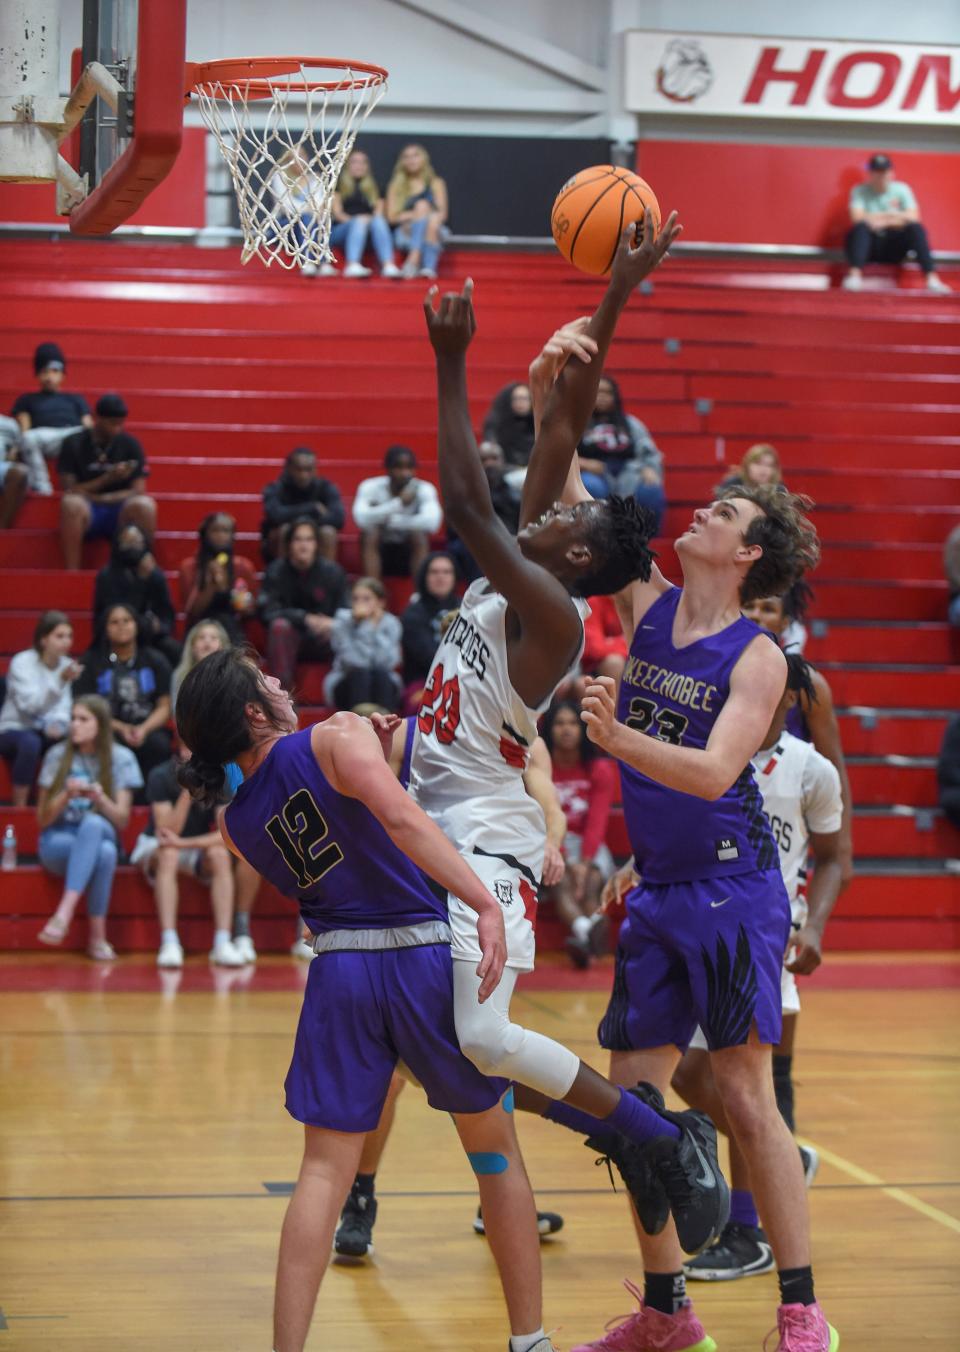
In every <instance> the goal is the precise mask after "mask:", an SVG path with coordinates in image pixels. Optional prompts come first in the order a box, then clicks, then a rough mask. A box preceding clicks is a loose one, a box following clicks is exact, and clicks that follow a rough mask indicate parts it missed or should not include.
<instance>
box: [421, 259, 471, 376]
mask: <svg viewBox="0 0 960 1352" xmlns="http://www.w3.org/2000/svg"><path fill="white" fill-rule="evenodd" d="M438 294H439V288H438V287H436V286H431V288H430V290H429V291H428V292H427V294H426V296H425V297H424V299H423V313H424V315H425V316H426V320H427V333H428V335H429V338H430V342H431V344H432V345H433V350H434V352H436V354H437V356H459V355H460V354H461V353H464V352H466V350H467V348H468V347H469V346H470V341H471V339H472V338H473V335H474V334H475V333H476V331H477V317H476V315H475V314H474V312H473V278H472V277H468V278H467V280H466V281H465V282H464V284H463V290H462V291H461V292H456V291H447V292H445V293H444V294H443V296H441V297H440V304H439V305H438V306H437V308H436V309H434V308H433V306H434V301H435V300H436V298H437V295H438Z"/></svg>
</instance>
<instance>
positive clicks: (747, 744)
mask: <svg viewBox="0 0 960 1352" xmlns="http://www.w3.org/2000/svg"><path fill="white" fill-rule="evenodd" d="M786 676H787V662H786V658H785V657H784V655H783V653H782V652H781V651H780V649H779V648H778V647H777V646H776V644H774V643H772V642H771V641H770V639H769V636H766V635H758V636H757V637H756V638H755V639H754V640H753V641H752V642H751V644H750V645H749V647H747V648H745V649H744V652H743V654H742V656H741V657H740V659H739V661H738V662H737V664H736V666H735V667H734V669H733V673H732V674H731V677H730V694H729V696H728V698H727V701H726V703H725V704H724V706H723V709H722V711H721V713H720V715H719V717H718V718H717V721H716V723H714V725H713V729H712V731H711V733H710V736H709V738H708V739H707V745H706V746H705V747H703V748H701V747H693V746H674V745H671V744H670V743H669V742H661V741H660V740H659V739H658V738H656V737H651V736H649V735H648V734H647V733H645V732H639V731H635V730H634V729H633V728H628V727H627V726H626V724H624V723H620V722H618V721H617V717H616V698H617V690H616V683H615V682H614V681H613V680H611V678H610V677H609V676H597V677H595V678H594V680H593V681H592V682H591V684H590V685H588V686H587V692H586V694H585V695H584V697H583V713H582V715H581V717H582V718H583V721H584V722H585V723H586V725H587V736H588V737H589V738H590V740H591V741H593V742H596V743H597V745H598V746H602V747H603V748H604V750H605V751H607V752H609V754H610V755H611V756H615V757H616V758H617V760H620V761H623V762H624V763H625V764H627V765H631V766H633V768H634V769H635V770H639V771H640V772H641V774H644V775H646V776H647V777H648V778H649V779H655V780H656V781H657V783H658V784H663V785H664V786H665V787H666V788H668V789H679V791H680V792H681V793H689V794H692V795H693V797H694V798H706V799H707V800H709V801H711V802H713V801H715V800H716V799H718V798H721V797H722V796H723V795H724V794H725V793H726V792H727V790H728V789H729V788H730V787H731V785H732V784H734V783H735V781H736V780H737V779H738V778H739V776H740V775H741V774H742V772H743V770H744V767H745V766H746V764H747V762H748V761H749V759H750V757H751V756H752V755H754V753H755V752H756V749H757V747H758V746H759V745H760V744H761V742H762V741H763V737H764V734H765V733H766V731H767V729H768V728H769V726H770V721H771V719H772V718H773V714H774V710H775V709H776V707H777V704H778V703H779V701H780V700H781V698H782V697H783V689H784V684H785V682H786Z"/></svg>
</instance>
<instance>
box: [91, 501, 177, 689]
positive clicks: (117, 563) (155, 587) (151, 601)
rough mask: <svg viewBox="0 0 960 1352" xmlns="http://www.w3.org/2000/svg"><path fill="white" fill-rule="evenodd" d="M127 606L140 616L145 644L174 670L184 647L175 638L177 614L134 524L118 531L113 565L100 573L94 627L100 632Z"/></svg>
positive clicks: (96, 593)
mask: <svg viewBox="0 0 960 1352" xmlns="http://www.w3.org/2000/svg"><path fill="white" fill-rule="evenodd" d="M120 601H122V602H125V603H126V604H127V605H129V606H131V607H132V608H133V609H134V610H135V611H136V612H137V614H138V615H139V616H140V621H141V623H140V634H141V639H142V642H143V643H144V644H145V645H147V646H149V647H151V648H156V650H157V651H158V652H161V653H163V655H164V657H165V658H166V659H167V661H168V662H169V663H170V665H171V666H176V664H177V663H178V662H179V661H180V644H179V643H178V642H177V641H176V639H175V638H174V637H173V626H174V623H175V621H176V614H175V612H174V609H173V602H172V600H171V599H170V589H169V587H168V586H167V579H166V578H165V577H164V575H163V569H162V568H161V567H160V566H159V564H158V563H157V561H156V559H155V558H154V557H153V554H152V553H151V552H150V546H149V544H148V542H147V539H146V537H145V535H144V533H143V531H142V530H141V529H140V527H139V526H137V525H135V524H134V523H133V522H132V521H130V522H128V523H127V524H126V525H125V526H121V527H120V529H119V530H118V531H117V533H116V535H115V537H114V540H113V544H112V546H111V549H110V562H109V563H108V564H107V565H106V567H105V568H101V569H100V571H99V573H97V581H96V585H95V587H94V592H93V624H94V628H95V629H97V630H100V629H101V628H102V626H103V617H104V614H105V612H106V611H107V610H108V609H109V608H110V607H111V606H112V605H114V604H116V603H117V602H120Z"/></svg>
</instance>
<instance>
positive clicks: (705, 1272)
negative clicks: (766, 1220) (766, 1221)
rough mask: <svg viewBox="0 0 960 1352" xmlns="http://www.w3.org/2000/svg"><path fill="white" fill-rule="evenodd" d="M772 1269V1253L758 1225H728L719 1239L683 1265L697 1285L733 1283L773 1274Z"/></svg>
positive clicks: (773, 1264)
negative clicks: (769, 1273) (742, 1278)
mask: <svg viewBox="0 0 960 1352" xmlns="http://www.w3.org/2000/svg"><path fill="white" fill-rule="evenodd" d="M775 1266H776V1264H775V1263H774V1260H773V1250H772V1249H771V1248H770V1245H769V1244H768V1243H767V1237H766V1235H765V1234H764V1233H763V1231H762V1230H761V1229H760V1227H759V1225H740V1224H738V1223H737V1221H728V1222H727V1224H726V1225H725V1226H724V1227H723V1234H722V1235H721V1236H720V1238H719V1239H717V1240H714V1242H713V1243H712V1244H711V1245H710V1247H709V1248H707V1249H704V1250H703V1252H702V1253H698V1254H697V1256H696V1258H691V1259H690V1262H689V1263H684V1265H683V1270H684V1272H685V1273H686V1275H687V1276H688V1277H692V1278H693V1279H694V1280H695V1281H698V1282H735V1281H736V1280H737V1279H738V1278H739V1277H759V1276H760V1274H761V1273H762V1272H772V1271H773V1269H774V1267H775Z"/></svg>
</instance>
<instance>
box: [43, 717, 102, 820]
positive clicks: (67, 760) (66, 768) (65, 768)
mask: <svg viewBox="0 0 960 1352" xmlns="http://www.w3.org/2000/svg"><path fill="white" fill-rule="evenodd" d="M73 703H74V706H76V705H78V704H80V705H82V706H83V708H84V709H88V710H89V711H90V713H92V714H93V716H94V718H95V719H96V720H97V782H98V784H99V785H100V787H101V788H102V789H103V791H104V793H105V794H106V795H107V797H108V798H112V797H113V721H112V720H113V715H112V714H111V712H110V705H109V704H108V703H107V701H106V700H105V699H104V698H103V696H102V695H78V696H77V698H76V699H75V700H74V701H73ZM76 750H77V749H76V747H75V746H74V745H73V742H71V740H70V736H69V733H68V734H67V741H66V747H65V749H64V753H63V755H62V756H61V757H60V764H59V765H58V766H57V773H56V774H55V775H54V777H53V783H52V784H51V785H50V790H49V792H50V797H51V798H53V797H54V796H55V795H56V794H58V793H59V792H60V790H61V789H62V788H63V786H64V784H65V783H66V782H67V777H68V776H69V774H70V770H71V768H72V766H73V758H74V755H75V754H76Z"/></svg>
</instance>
